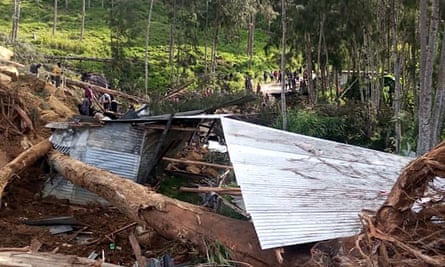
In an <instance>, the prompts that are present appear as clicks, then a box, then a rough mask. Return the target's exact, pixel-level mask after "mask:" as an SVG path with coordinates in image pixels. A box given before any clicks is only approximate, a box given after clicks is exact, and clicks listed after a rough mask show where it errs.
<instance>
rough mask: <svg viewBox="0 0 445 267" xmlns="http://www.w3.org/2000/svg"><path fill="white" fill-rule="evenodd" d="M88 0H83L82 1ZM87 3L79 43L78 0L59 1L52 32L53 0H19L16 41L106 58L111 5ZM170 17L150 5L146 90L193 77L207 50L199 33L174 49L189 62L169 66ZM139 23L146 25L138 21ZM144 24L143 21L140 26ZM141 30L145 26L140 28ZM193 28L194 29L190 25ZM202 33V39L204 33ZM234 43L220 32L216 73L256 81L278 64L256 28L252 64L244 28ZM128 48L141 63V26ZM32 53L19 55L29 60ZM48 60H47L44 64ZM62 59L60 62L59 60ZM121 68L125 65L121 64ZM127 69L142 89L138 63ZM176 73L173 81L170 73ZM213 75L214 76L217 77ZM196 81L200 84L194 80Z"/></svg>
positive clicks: (82, 65) (6, 7) (6, 2)
mask: <svg viewBox="0 0 445 267" xmlns="http://www.w3.org/2000/svg"><path fill="white" fill-rule="evenodd" d="M87 2H88V1H87ZM90 2H91V7H90V8H87V9H86V19H85V32H84V39H83V40H82V41H81V40H80V39H79V37H80V25H81V18H82V16H81V1H69V6H68V9H66V8H65V5H64V4H65V2H64V1H59V7H58V21H57V28H56V32H55V34H54V35H52V25H53V15H54V14H53V2H52V1H39V5H38V6H37V5H36V4H35V1H22V5H21V16H20V26H19V33H18V36H19V42H20V43H30V44H32V45H33V46H34V47H35V50H36V53H41V54H43V55H60V56H83V57H99V58H109V57H110V56H111V52H110V28H109V25H108V21H109V17H110V8H109V7H105V8H102V7H101V0H91V1H90ZM12 5H13V2H12V1H10V0H0V9H1V10H3V12H1V14H0V33H1V34H3V35H5V36H8V35H9V33H10V31H11V27H12V26H11V25H12V23H11V16H12V13H13V6H12ZM168 20H169V18H168V10H167V7H166V6H164V5H163V4H162V2H155V5H154V6H153V13H152V21H151V27H150V42H149V62H150V63H149V65H150V70H149V88H150V89H149V90H150V91H157V92H161V93H162V92H164V91H165V90H166V89H167V87H169V86H172V87H175V86H176V85H178V84H181V83H183V82H185V81H188V80H190V79H193V78H196V75H197V74H199V72H200V70H202V68H203V66H204V62H205V60H204V58H205V57H204V50H205V48H204V46H203V45H204V43H205V38H207V45H208V49H207V51H208V53H210V45H211V36H212V35H211V34H208V35H205V33H203V32H202V33H201V35H202V36H200V37H198V40H199V41H200V42H201V43H200V44H199V45H198V46H197V47H196V49H190V48H191V47H192V46H191V44H187V43H186V44H183V47H181V48H180V49H178V48H176V50H175V52H176V54H175V56H176V58H177V57H178V54H177V53H178V51H180V50H182V51H183V52H181V57H183V58H187V57H190V56H193V57H194V59H195V60H194V62H192V63H189V62H185V63H184V64H185V65H183V66H182V63H178V62H176V63H175V65H174V66H169V61H168V60H169V32H170V26H169V21H168ZM141 23H146V21H142V22H141ZM139 26H140V28H144V27H145V26H144V25H139ZM144 29H145V28H144ZM192 30H194V29H192ZM206 36H207V37H206ZM239 37H240V38H239V41H234V40H227V39H225V36H223V34H222V35H221V37H220V39H219V40H220V41H219V44H218V56H219V58H220V59H219V62H218V67H217V72H218V73H219V74H221V75H225V74H228V73H231V72H238V73H240V74H241V76H244V75H245V74H247V73H248V74H250V75H251V76H252V77H254V79H258V80H259V79H260V77H261V75H262V73H263V71H264V70H270V69H275V68H278V66H279V60H278V58H277V57H275V56H273V55H270V56H266V55H265V54H264V51H263V47H264V45H265V43H266V41H267V38H268V36H267V35H266V34H264V33H263V31H262V30H261V29H258V30H257V32H256V33H255V46H254V50H255V52H254V54H255V56H254V57H253V59H252V62H251V67H249V65H250V64H249V58H248V57H247V56H246V47H247V31H246V30H243V31H241V33H240V36H239ZM131 42H132V47H129V48H128V49H126V52H125V54H126V56H127V57H130V58H138V59H139V60H141V61H143V60H144V58H145V48H144V47H145V30H143V31H140V32H139V34H138V35H137V36H136V37H135V38H133V39H131ZM31 58H34V57H23V59H24V60H29V62H22V63H31ZM44 63H51V62H44ZM62 63H64V62H62ZM66 65H70V67H72V68H73V69H76V70H79V71H96V72H102V73H107V67H108V66H107V65H106V64H101V63H92V62H66ZM124 68H126V67H124ZM132 72H134V73H136V74H134V75H131V76H135V77H133V78H131V79H133V81H132V82H130V83H131V84H133V85H132V87H135V88H138V87H139V88H140V87H143V78H141V77H143V76H144V75H143V72H144V70H143V64H140V66H139V67H136V68H135V69H134V70H132ZM171 74H173V76H175V77H176V79H175V81H176V82H174V84H171V83H172V80H171V79H170V77H171V76H172V75H171ZM219 74H218V75H219ZM114 79H115V80H117V81H123V80H126V79H130V78H129V77H115V78H114ZM196 84H200V83H196ZM233 85H234V89H235V90H239V89H242V88H243V79H239V81H237V82H236V84H233Z"/></svg>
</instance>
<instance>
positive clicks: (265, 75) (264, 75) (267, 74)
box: [263, 71, 269, 82]
mask: <svg viewBox="0 0 445 267" xmlns="http://www.w3.org/2000/svg"><path fill="white" fill-rule="evenodd" d="M268 76H269V73H268V72H267V71H265V72H264V73H263V79H264V82H267V77H268Z"/></svg>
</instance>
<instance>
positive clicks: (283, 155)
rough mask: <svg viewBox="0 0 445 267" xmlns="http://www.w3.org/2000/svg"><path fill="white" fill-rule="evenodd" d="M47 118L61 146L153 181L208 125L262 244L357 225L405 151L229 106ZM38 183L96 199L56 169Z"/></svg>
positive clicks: (353, 229) (322, 236)
mask: <svg viewBox="0 0 445 267" xmlns="http://www.w3.org/2000/svg"><path fill="white" fill-rule="evenodd" d="M197 113H199V111H198V112H197ZM48 127H50V128H53V129H54V133H53V135H52V136H51V138H50V140H51V142H52V143H53V146H54V147H55V148H56V149H58V150H59V151H62V152H63V153H65V154H68V155H70V157H73V158H75V159H78V160H80V161H82V162H85V163H87V164H89V165H92V166H95V167H98V168H101V169H104V170H108V171H110V172H112V173H114V174H117V175H119V176H121V177H123V178H127V179H130V180H132V181H135V182H137V183H142V184H147V183H150V182H152V181H153V180H151V179H152V176H153V175H155V174H156V169H157V166H160V162H161V160H162V158H163V157H165V156H173V155H174V154H175V152H177V151H178V150H180V149H182V148H183V147H184V145H185V144H190V143H192V142H193V140H198V141H197V142H199V140H200V139H201V138H202V137H203V136H204V137H209V136H210V135H214V134H215V133H216V134H217V135H219V136H220V138H221V139H222V140H223V142H224V144H225V145H226V146H227V149H228V153H229V156H230V161H231V163H232V165H233V169H234V173H235V177H236V181H237V183H238V185H239V186H240V188H241V192H242V198H243V202H244V203H245V208H246V212H247V213H248V214H249V215H250V217H251V220H252V223H253V225H254V227H255V231H256V234H257V237H258V239H259V243H260V245H261V248H262V249H270V248H279V247H285V246H290V245H296V244H304V243H310V242H315V241H322V240H329V239H335V238H340V237H347V236H352V235H355V234H357V233H358V232H359V231H360V229H361V223H360V219H359V214H360V213H362V212H373V211H375V210H376V209H377V208H378V207H379V206H380V205H382V203H383V202H384V200H385V198H386V194H387V193H388V192H389V191H390V189H391V187H392V185H393V184H394V182H395V180H396V178H397V177H398V176H399V174H400V172H401V171H402V169H403V167H404V166H406V165H407V164H408V163H409V162H410V161H411V160H412V159H411V158H407V157H401V156H397V155H392V154H389V153H384V152H378V151H374V150H370V149H365V148H361V147H356V146H352V145H347V144H340V143H336V142H332V141H327V140H322V139H318V138H312V137H308V136H303V135H299V134H294V133H290V132H285V131H281V130H277V129H272V128H268V127H264V126H260V125H255V124H252V123H247V122H243V121H240V120H237V119H234V118H231V117H229V116H227V115H203V114H175V115H163V116H147V117H142V118H138V119H129V120H124V119H123V120H115V121H103V122H101V123H93V124H91V123H82V122H67V123H52V124H50V125H48ZM203 127H204V128H203ZM162 170H163V169H159V168H158V169H157V171H162ZM44 192H45V194H47V195H55V196H57V197H59V198H67V199H69V200H70V201H72V202H74V203H85V202H88V201H102V200H101V199H100V198H98V197H97V196H96V195H94V194H93V193H90V192H88V191H86V190H85V189H82V188H80V187H77V186H74V185H73V184H72V183H71V182H69V181H68V180H66V179H64V178H63V177H61V176H60V175H59V176H58V177H57V178H56V179H53V180H51V181H49V182H47V184H46V186H45V189H44Z"/></svg>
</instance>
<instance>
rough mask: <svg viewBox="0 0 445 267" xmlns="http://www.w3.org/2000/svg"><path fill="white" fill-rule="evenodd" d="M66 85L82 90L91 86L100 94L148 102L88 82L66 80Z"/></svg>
mask: <svg viewBox="0 0 445 267" xmlns="http://www.w3.org/2000/svg"><path fill="white" fill-rule="evenodd" d="M66 84H67V85H74V86H78V87H82V88H87V87H88V86H91V88H93V90H95V91H98V92H102V93H107V94H110V95H113V96H116V95H118V96H120V97H123V98H126V99H129V100H132V101H134V102H137V103H146V102H147V100H144V99H142V98H139V97H136V96H134V95H129V94H126V93H124V92H121V91H117V90H112V89H108V88H104V87H102V86H98V85H94V84H91V83H86V82H82V81H75V80H71V79H66Z"/></svg>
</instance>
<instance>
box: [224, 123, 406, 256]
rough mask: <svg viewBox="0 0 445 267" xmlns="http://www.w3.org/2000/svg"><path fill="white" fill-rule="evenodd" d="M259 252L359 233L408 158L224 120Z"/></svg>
mask: <svg viewBox="0 0 445 267" xmlns="http://www.w3.org/2000/svg"><path fill="white" fill-rule="evenodd" d="M221 121H222V125H223V130H224V136H225V140H226V142H227V146H228V150H229V155H230V159H231V162H232V164H233V167H234V171H235V175H236V179H237V182H238V184H239V185H240V187H241V190H242V194H243V199H244V202H245V205H246V210H247V212H249V213H250V215H251V216H252V221H253V224H254V226H255V230H256V232H257V235H258V238H259V241H260V244H261V247H262V248H263V249H268V248H274V247H282V246H288V245H295V244H303V243H309V242H314V241H321V240H327V239H333V238H339V237H345V236H350V235H354V234H356V233H357V232H358V231H359V230H360V228H361V225H360V221H359V213H360V212H361V211H362V210H363V209H370V210H375V209H377V208H378V207H379V206H380V205H381V204H382V203H383V201H384V199H385V197H384V196H383V195H382V192H385V191H386V192H389V191H390V190H391V187H392V185H393V184H394V182H395V180H396V179H397V177H398V175H399V174H400V172H401V170H402V168H403V167H404V166H406V165H407V164H408V163H409V161H410V160H411V159H410V158H406V157H401V156H397V155H392V154H389V153H383V152H378V151H374V150H370V149H365V148H360V147H356V146H351V145H346V144H341V143H336V142H331V141H326V140H322V139H318V138H312V137H308V136H303V135H299V134H294V133H290V132H285V131H280V130H276V129H272V128H267V127H263V126H259V125H254V124H250V123H246V122H241V121H237V120H233V119H229V118H221Z"/></svg>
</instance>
